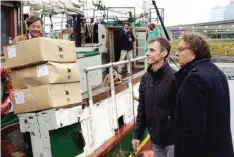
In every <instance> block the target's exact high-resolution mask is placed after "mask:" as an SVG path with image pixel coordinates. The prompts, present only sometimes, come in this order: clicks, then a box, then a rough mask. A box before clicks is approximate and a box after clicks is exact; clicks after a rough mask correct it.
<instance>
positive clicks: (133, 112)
mask: <svg viewBox="0 0 234 157" xmlns="http://www.w3.org/2000/svg"><path fill="white" fill-rule="evenodd" d="M129 64H130V65H129V66H130V74H131V75H130V77H129V81H128V86H129V96H131V102H132V114H133V120H134V123H135V122H136V119H135V108H134V99H133V97H134V89H133V85H132V81H133V76H132V74H133V71H132V64H131V60H130V59H129Z"/></svg>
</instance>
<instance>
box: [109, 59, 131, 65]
mask: <svg viewBox="0 0 234 157" xmlns="http://www.w3.org/2000/svg"><path fill="white" fill-rule="evenodd" d="M129 62H130V61H129V60H125V61H119V62H115V63H112V65H113V66H117V65H120V64H127V63H129Z"/></svg>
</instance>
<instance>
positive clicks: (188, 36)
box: [181, 32, 211, 59]
mask: <svg viewBox="0 0 234 157" xmlns="http://www.w3.org/2000/svg"><path fill="white" fill-rule="evenodd" d="M206 38H207V37H206V36H204V35H201V34H199V33H195V32H185V33H184V34H183V35H182V37H181V39H182V40H183V41H184V42H185V43H186V44H188V47H189V49H190V50H192V51H193V52H194V53H195V55H196V59H204V58H211V53H210V47H209V44H208V42H207V39H206Z"/></svg>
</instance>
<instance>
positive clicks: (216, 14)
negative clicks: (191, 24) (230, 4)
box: [210, 6, 225, 22]
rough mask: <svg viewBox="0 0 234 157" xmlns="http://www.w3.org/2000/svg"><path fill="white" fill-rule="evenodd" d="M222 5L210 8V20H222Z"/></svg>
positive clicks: (223, 8)
mask: <svg viewBox="0 0 234 157" xmlns="http://www.w3.org/2000/svg"><path fill="white" fill-rule="evenodd" d="M224 11H225V7H224V6H216V7H213V8H212V9H211V20H210V21H211V22H213V21H222V20H224Z"/></svg>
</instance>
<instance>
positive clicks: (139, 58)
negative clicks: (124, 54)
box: [130, 56, 146, 62]
mask: <svg viewBox="0 0 234 157" xmlns="http://www.w3.org/2000/svg"><path fill="white" fill-rule="evenodd" d="M143 59H146V56H141V57H137V58H133V59H131V60H130V61H131V62H136V61H139V60H143Z"/></svg>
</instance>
